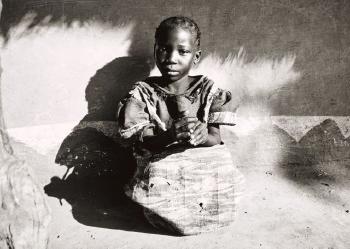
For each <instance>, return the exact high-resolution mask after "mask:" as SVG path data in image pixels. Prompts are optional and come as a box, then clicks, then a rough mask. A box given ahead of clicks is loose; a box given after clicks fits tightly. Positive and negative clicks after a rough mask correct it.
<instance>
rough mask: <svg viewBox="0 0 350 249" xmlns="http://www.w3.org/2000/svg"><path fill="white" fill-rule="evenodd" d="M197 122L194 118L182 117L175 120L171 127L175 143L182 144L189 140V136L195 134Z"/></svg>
mask: <svg viewBox="0 0 350 249" xmlns="http://www.w3.org/2000/svg"><path fill="white" fill-rule="evenodd" d="M197 122H198V119H197V118H196V117H182V118H179V119H176V120H175V121H174V123H173V126H172V136H173V139H174V140H175V141H178V142H182V141H188V140H190V139H191V134H192V133H194V132H195V126H196V124H197Z"/></svg>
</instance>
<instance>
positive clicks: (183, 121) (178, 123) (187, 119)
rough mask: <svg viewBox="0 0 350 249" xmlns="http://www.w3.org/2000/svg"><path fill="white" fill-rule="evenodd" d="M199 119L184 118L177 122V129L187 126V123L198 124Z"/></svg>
mask: <svg viewBox="0 0 350 249" xmlns="http://www.w3.org/2000/svg"><path fill="white" fill-rule="evenodd" d="M197 121H198V118H196V117H184V118H181V119H179V120H177V121H176V122H175V127H176V128H180V127H181V126H183V125H185V124H187V123H192V122H194V123H195V122H197Z"/></svg>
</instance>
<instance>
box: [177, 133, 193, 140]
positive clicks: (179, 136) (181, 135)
mask: <svg viewBox="0 0 350 249" xmlns="http://www.w3.org/2000/svg"><path fill="white" fill-rule="evenodd" d="M190 137H191V133H189V132H181V133H178V134H177V136H176V139H177V140H188V139H190Z"/></svg>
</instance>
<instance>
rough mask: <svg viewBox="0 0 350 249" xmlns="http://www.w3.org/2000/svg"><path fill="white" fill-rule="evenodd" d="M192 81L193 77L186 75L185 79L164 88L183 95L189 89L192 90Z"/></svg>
mask: <svg viewBox="0 0 350 249" xmlns="http://www.w3.org/2000/svg"><path fill="white" fill-rule="evenodd" d="M192 81H193V79H192V77H190V76H188V75H186V76H185V77H182V78H181V79H179V80H177V81H174V82H170V83H166V84H165V85H164V87H165V88H166V89H167V90H168V91H169V92H171V93H174V94H181V93H184V92H186V91H187V89H188V88H190V85H191V83H192Z"/></svg>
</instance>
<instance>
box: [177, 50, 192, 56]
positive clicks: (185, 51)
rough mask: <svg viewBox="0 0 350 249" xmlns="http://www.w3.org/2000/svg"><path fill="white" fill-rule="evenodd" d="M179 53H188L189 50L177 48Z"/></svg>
mask: <svg viewBox="0 0 350 249" xmlns="http://www.w3.org/2000/svg"><path fill="white" fill-rule="evenodd" d="M179 53H180V54H181V55H184V54H188V53H191V52H190V51H189V50H184V49H181V50H179Z"/></svg>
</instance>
